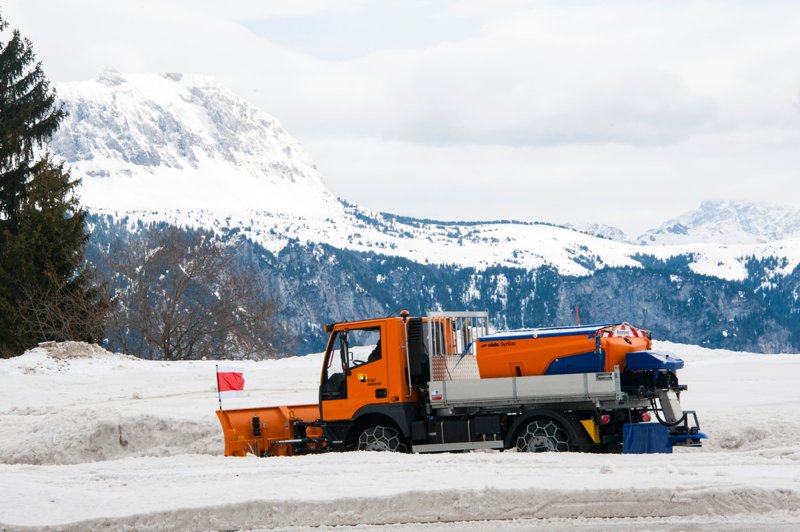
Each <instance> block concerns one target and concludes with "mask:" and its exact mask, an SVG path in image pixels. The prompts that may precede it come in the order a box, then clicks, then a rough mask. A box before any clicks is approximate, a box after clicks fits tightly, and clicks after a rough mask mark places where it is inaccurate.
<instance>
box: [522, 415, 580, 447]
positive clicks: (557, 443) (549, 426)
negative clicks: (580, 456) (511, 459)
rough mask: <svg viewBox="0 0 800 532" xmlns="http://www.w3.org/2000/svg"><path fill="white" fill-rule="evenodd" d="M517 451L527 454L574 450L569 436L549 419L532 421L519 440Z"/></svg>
mask: <svg viewBox="0 0 800 532" xmlns="http://www.w3.org/2000/svg"><path fill="white" fill-rule="evenodd" d="M517 450H518V451H520V452H525V453H543V452H561V453H563V452H567V451H571V450H572V446H571V445H570V441H569V435H568V434H567V431H566V430H564V428H563V427H561V426H560V425H557V424H556V423H555V422H554V421H550V420H549V419H539V420H536V421H531V422H530V423H528V425H527V426H526V427H525V430H523V431H522V432H521V433H520V435H519V437H518V438H517Z"/></svg>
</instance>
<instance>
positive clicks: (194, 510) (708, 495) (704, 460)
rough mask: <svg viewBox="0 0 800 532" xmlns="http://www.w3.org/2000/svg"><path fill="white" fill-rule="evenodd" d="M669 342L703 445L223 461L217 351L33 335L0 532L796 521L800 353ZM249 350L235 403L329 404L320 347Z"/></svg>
mask: <svg viewBox="0 0 800 532" xmlns="http://www.w3.org/2000/svg"><path fill="white" fill-rule="evenodd" d="M657 344H658V346H657V347H658V348H660V349H666V350H671V351H673V352H675V353H678V354H680V355H681V356H683V357H684V359H685V360H686V362H687V366H686V368H685V369H684V370H682V375H681V378H682V382H684V383H686V384H688V385H689V391H688V392H686V393H685V394H684V395H683V399H684V401H683V402H684V406H685V407H687V408H693V409H696V410H697V411H698V414H699V416H700V421H701V424H702V426H703V429H704V430H705V431H706V432H708V433H709V434H710V437H711V440H710V441H709V442H708V443H707V445H706V446H705V447H704V448H703V449H680V450H677V451H676V453H675V454H672V455H648V456H632V455H583V454H571V453H570V454H562V455H557V454H534V455H528V454H522V453H513V452H505V453H499V452H481V453H464V454H439V455H395V454H385V453H347V454H330V455H319V456H305V457H294V458H268V459H258V458H252V457H251V458H225V457H222V456H221V453H222V437H221V431H220V429H219V427H218V424H217V420H216V417H215V416H214V410H215V409H216V408H217V398H216V393H215V380H214V363H213V362H204V361H197V362H181V363H166V362H150V361H143V360H138V359H134V358H129V357H125V356H122V355H114V354H110V353H107V352H105V351H103V350H101V349H99V348H89V347H87V346H85V345H81V344H72V345H70V344H67V345H60V346H58V347H57V348H50V349H36V350H33V351H31V352H28V353H27V354H25V355H23V356H22V357H18V358H15V359H11V360H0V390H1V392H0V427H2V430H1V431H0V530H4V529H6V528H20V527H44V526H51V527H55V528H58V529H67V530H91V529H107V528H114V529H136V530H148V529H156V530H160V529H193V530H197V529H239V528H245V529H266V528H276V527H277V528H291V527H300V529H301V530H303V529H306V528H305V527H318V526H320V525H325V526H327V527H332V526H336V525H352V527H350V526H348V527H346V528H344V530H365V529H369V528H371V526H372V525H376V524H394V525H393V526H391V527H389V529H391V530H395V529H396V530H414V529H417V528H419V527H420V526H421V525H420V524H419V523H422V522H425V523H435V522H439V523H438V524H436V525H435V526H431V525H426V528H427V527H430V528H429V529H430V530H433V531H436V530H463V529H470V530H473V529H497V528H503V529H509V530H528V529H531V528H538V527H543V528H547V529H554V530H571V529H575V528H578V529H585V530H642V529H685V528H692V529H700V530H710V529H722V528H724V529H733V530H750V529H753V528H762V529H765V530H767V529H769V530H794V529H798V528H800V443H798V442H800V391H798V386H797V382H798V381H799V380H800V356H798V355H756V354H747V353H736V352H730V351H714V350H707V349H702V348H698V347H692V346H682V345H674V344H668V343H664V342H661V343H657ZM238 365H240V366H242V367H243V368H244V369H245V379H246V388H247V390H248V391H247V394H246V396H245V397H244V398H242V399H231V400H229V401H228V403H227V404H226V407H229V408H235V407H240V406H257V405H264V404H280V403H284V402H290V403H299V402H315V401H316V391H315V388H316V386H317V384H318V371H319V365H320V357H319V356H309V357H305V358H293V359H284V360H279V361H264V362H242V363H238ZM313 530H319V528H313ZM337 530H342V528H337Z"/></svg>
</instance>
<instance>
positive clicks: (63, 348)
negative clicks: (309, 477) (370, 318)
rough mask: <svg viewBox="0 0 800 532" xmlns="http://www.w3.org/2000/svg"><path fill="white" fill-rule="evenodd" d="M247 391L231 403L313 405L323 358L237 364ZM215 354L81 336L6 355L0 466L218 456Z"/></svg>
mask: <svg viewBox="0 0 800 532" xmlns="http://www.w3.org/2000/svg"><path fill="white" fill-rule="evenodd" d="M236 364H237V365H239V366H242V367H244V368H245V379H246V381H247V385H246V386H247V389H248V392H247V394H246V396H245V397H244V398H242V399H234V400H229V401H228V402H226V405H225V406H226V408H236V407H244V406H248V405H249V406H255V405H259V404H263V402H264V401H265V400H266V401H269V400H272V401H273V402H275V403H281V402H285V401H292V400H295V399H297V398H298V396H300V397H302V396H303V390H305V391H306V394H305V399H304V400H305V401H306V402H316V392H315V391H313V389H314V387H315V386H317V384H318V382H319V379H318V377H317V372H318V368H319V365H320V359H319V356H316V357H313V356H312V357H296V358H294V357H293V358H290V359H284V360H270V361H262V362H251V361H245V362H236ZM215 365H216V362H214V361H186V362H163V361H149V360H142V359H138V358H135V357H131V356H126V355H121V354H118V353H111V352H108V351H106V350H104V349H103V348H101V347H99V346H96V345H90V344H85V343H81V342H65V343H58V344H55V343H53V344H48V345H44V346H42V347H38V348H36V349H32V350H30V351H27V352H26V353H25V354H23V355H22V356H19V357H16V358H13V359H9V360H0V385H2V389H3V393H2V394H0V423H2V426H3V427H12V428H13V430H3V431H1V432H0V463H6V464H76V463H81V462H95V461H101V460H110V459H118V458H124V457H131V456H170V455H175V454H185V453H198V454H220V453H221V452H222V449H223V440H222V432H221V430H220V428H219V422H218V421H217V418H216V416H215V414H214V412H215V410H216V409H217V408H218V399H217V394H216V380H215Z"/></svg>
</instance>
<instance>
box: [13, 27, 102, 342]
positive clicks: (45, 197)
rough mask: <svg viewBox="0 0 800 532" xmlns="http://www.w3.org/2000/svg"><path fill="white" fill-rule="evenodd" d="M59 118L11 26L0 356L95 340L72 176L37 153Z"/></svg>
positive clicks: (97, 304) (93, 295)
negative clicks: (44, 344)
mask: <svg viewBox="0 0 800 532" xmlns="http://www.w3.org/2000/svg"><path fill="white" fill-rule="evenodd" d="M6 27H7V24H6V22H5V21H4V20H3V19H2V13H0V31H3V30H5V29H6ZM63 118H64V111H63V110H62V108H61V106H60V105H58V104H57V103H56V94H55V91H54V90H53V89H52V88H51V86H50V83H49V81H48V80H47V78H46V77H45V75H44V72H43V71H42V68H41V63H39V62H36V58H35V55H34V53H33V48H32V46H31V43H30V41H29V40H27V39H24V38H23V37H22V36H21V35H20V33H19V31H17V30H14V31H13V32H12V34H11V39H10V40H9V41H8V42H6V43H4V42H2V41H0V356H11V355H15V354H20V353H22V351H24V349H26V348H29V347H32V346H34V345H36V343H38V342H41V341H45V340H56V341H63V340H85V341H98V340H100V339H101V338H102V333H101V331H102V329H103V319H104V316H105V313H106V309H107V302H106V301H105V299H104V297H103V296H102V291H101V289H99V288H97V287H93V286H92V279H91V272H90V271H89V270H88V269H87V267H86V265H85V264H84V261H83V248H84V245H85V243H86V240H87V238H88V234H87V233H86V230H85V225H84V219H85V212H84V211H83V210H81V209H80V206H79V205H78V201H77V198H76V197H75V195H74V190H75V187H76V186H77V184H78V181H77V180H72V179H71V178H70V175H69V173H68V172H67V171H66V170H65V169H64V167H63V165H59V164H54V163H53V161H52V160H51V159H50V157H49V155H48V154H47V153H46V152H45V151H44V145H45V143H46V142H47V141H48V140H49V139H50V137H51V136H52V135H53V133H55V131H56V130H57V129H58V126H59V123H60V122H61V120H62V119H63Z"/></svg>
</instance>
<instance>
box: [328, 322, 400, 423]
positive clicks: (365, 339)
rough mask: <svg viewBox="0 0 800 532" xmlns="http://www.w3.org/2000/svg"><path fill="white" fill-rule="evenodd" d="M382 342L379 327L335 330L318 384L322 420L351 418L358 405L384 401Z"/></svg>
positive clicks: (385, 371)
mask: <svg viewBox="0 0 800 532" xmlns="http://www.w3.org/2000/svg"><path fill="white" fill-rule="evenodd" d="M385 344H386V339H385V334H384V331H383V327H381V326H373V327H359V328H351V329H343V330H339V331H337V332H336V333H335V337H334V339H333V342H332V343H331V344H330V345H331V349H330V351H329V352H328V353H327V354H326V359H325V368H326V370H325V373H324V374H323V380H322V386H321V387H320V404H321V405H322V419H324V420H338V419H351V418H352V416H353V415H354V414H355V412H356V411H357V410H358V409H359V408H361V407H362V406H365V405H367V404H373V403H383V402H387V401H388V397H387V395H388V394H387V378H386V375H387V370H386V368H387V365H386V359H387V353H386V346H385Z"/></svg>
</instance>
